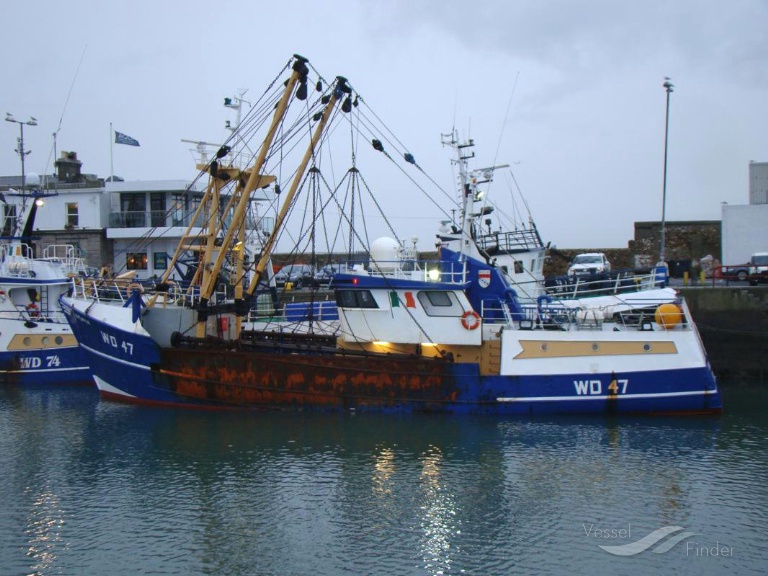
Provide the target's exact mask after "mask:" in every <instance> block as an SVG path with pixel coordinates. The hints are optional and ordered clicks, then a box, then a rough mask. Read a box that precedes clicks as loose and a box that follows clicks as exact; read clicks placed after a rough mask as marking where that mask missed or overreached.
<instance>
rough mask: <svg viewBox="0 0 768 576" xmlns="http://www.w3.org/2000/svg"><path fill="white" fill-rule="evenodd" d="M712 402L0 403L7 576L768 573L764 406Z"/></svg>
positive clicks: (63, 393)
mask: <svg viewBox="0 0 768 576" xmlns="http://www.w3.org/2000/svg"><path fill="white" fill-rule="evenodd" d="M724 402H725V405H726V412H725V413H724V414H723V415H722V416H719V417H705V418H694V417H686V418H666V417H663V418H662V417H645V418H620V419H611V418H584V417H580V418H549V419H528V418H485V417H484V418H469V417H466V418H464V417H455V416H435V415H430V416H426V415H412V416H407V417H405V416H404V417H397V416H377V415H370V414H343V415H329V414H300V413H265V412H248V413H237V412H234V413H233V412H227V413H222V412H200V411H178V410H165V409H153V408H141V407H132V406H123V405H118V404H111V403H108V402H103V401H99V399H98V397H97V393H96V391H95V389H91V388H63V389H56V388H39V389H19V388H15V387H11V386H6V387H0V474H2V476H0V478H2V482H0V572H1V573H2V574H10V575H14V574H19V575H21V574H41V575H53V574H56V575H68V574H106V573H109V574H113V575H114V574H136V573H145V574H185V575H186V574H230V575H235V574H248V575H250V574H254V575H304V574H312V575H315V576H317V575H336V574H374V575H378V574H381V575H391V574H408V575H410V574H413V575H431V574H483V575H493V574H499V575H506V574H534V573H536V574H559V573H573V574H580V573H585V574H586V573H588V574H596V575H600V574H606V575H611V576H613V575H615V574H648V573H664V574H695V575H696V576H701V575H704V574H750V573H752V574H760V573H765V570H766V567H768V546H766V534H768V415H766V406H768V388H766V387H764V386H756V385H749V384H731V385H727V386H725V387H724ZM661 529H665V530H661ZM687 534H690V535H687ZM646 537H648V538H646ZM633 545H634V546H633ZM601 546H604V547H606V548H607V549H608V550H606V549H603V548H601ZM620 547H623V548H620ZM611 552H613V553H611ZM616 552H623V553H624V555H618V554H616Z"/></svg>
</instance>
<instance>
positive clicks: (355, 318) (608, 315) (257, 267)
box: [61, 56, 722, 414]
mask: <svg viewBox="0 0 768 576" xmlns="http://www.w3.org/2000/svg"><path fill="white" fill-rule="evenodd" d="M284 76H288V78H287V79H286V80H285V81H282V79H283V78H284ZM278 78H279V79H278V80H275V81H274V82H273V83H272V84H271V85H270V87H269V88H268V90H267V91H266V92H265V93H264V96H263V97H262V100H261V101H260V102H259V103H258V104H256V105H254V107H253V109H252V110H253V114H254V116H253V117H252V119H251V121H246V122H243V129H242V130H238V132H236V133H235V134H233V137H232V139H231V140H230V141H228V142H227V143H226V144H225V145H224V146H222V148H221V149H220V150H219V152H218V153H217V154H216V158H215V159H214V160H212V161H211V162H210V163H208V164H206V165H204V166H201V168H202V170H203V171H204V172H206V173H207V175H208V177H209V185H208V189H207V191H206V194H205V197H204V199H203V201H202V202H201V204H200V208H199V210H198V214H197V215H196V218H195V219H194V220H195V224H194V225H195V226H196V227H197V228H199V229H201V230H203V232H202V233H201V234H197V233H194V234H193V225H190V228H189V229H188V230H187V234H186V235H185V236H184V238H183V239H182V241H181V243H180V245H179V248H178V249H177V252H176V254H175V255H174V258H173V260H174V261H176V260H178V259H181V258H183V257H185V255H187V256H188V255H189V254H190V253H193V254H196V255H197V256H198V257H199V259H200V262H201V265H200V266H199V267H198V268H197V271H196V273H195V276H194V278H193V279H192V282H191V283H190V285H189V286H188V287H184V288H183V289H180V288H178V287H175V286H172V285H170V284H169V283H168V278H163V279H161V282H160V283H159V284H158V287H157V291H156V292H155V293H153V294H141V293H140V292H139V291H138V290H135V291H132V293H131V296H130V298H128V299H127V300H126V301H125V302H124V303H122V304H119V305H116V304H115V303H114V302H110V301H108V300H106V299H103V298H101V297H100V294H99V293H98V290H94V289H91V290H86V289H83V285H82V284H81V285H75V286H73V294H72V295H71V296H64V297H62V298H61V301H62V308H63V310H64V312H65V314H66V316H67V318H68V319H69V321H70V323H71V325H72V328H73V330H74V332H75V334H76V336H77V338H78V340H79V341H80V344H81V347H82V348H83V350H85V352H86V354H87V355H88V358H89V363H90V366H91V369H92V371H93V375H94V379H95V381H96V383H97V385H98V387H99V389H100V391H101V394H102V396H103V397H104V398H108V399H114V400H120V401H125V402H137V403H153V404H161V405H184V406H197V407H254V408H267V409H318V410H357V411H367V410H369V411H382V412H449V413H461V414H538V413H590V414H596V413H597V414H599V413H609V414H624V413H713V412H718V411H720V410H721V408H722V403H721V397H720V392H719V389H718V386H717V383H716V380H715V377H714V375H713V373H712V370H711V368H710V365H709V362H708V360H707V355H706V352H705V350H704V348H703V346H702V343H701V340H700V338H699V334H698V332H697V329H696V326H695V324H694V322H693V319H692V318H691V315H690V311H689V310H688V308H687V306H686V304H685V302H684V301H683V299H682V298H680V296H679V295H678V294H677V293H675V291H673V290H671V289H669V288H664V287H663V286H661V285H660V283H659V282H658V281H657V279H655V278H654V277H653V275H651V277H650V279H649V280H648V284H647V285H644V284H643V283H644V282H646V281H645V280H643V279H633V280H632V281H631V282H625V281H621V280H620V281H619V282H618V283H617V286H616V289H611V288H610V287H603V288H602V290H601V291H600V292H599V293H598V294H599V295H595V296H592V297H588V298H580V297H574V294H573V293H570V294H568V295H566V296H565V297H562V298H561V297H558V296H557V294H551V293H549V292H547V290H546V289H545V287H544V282H543V277H542V276H541V270H542V265H543V258H544V253H545V250H546V247H545V246H544V244H543V243H542V242H541V238H540V237H539V235H538V232H537V231H536V230H535V226H533V225H532V223H531V225H530V226H528V227H526V228H525V229H520V230H512V231H508V232H504V233H502V232H500V231H499V232H497V231H495V230H494V229H493V228H492V225H491V222H490V217H491V212H492V211H491V210H489V209H488V206H487V205H485V204H484V203H483V199H482V194H481V193H480V192H481V189H480V187H481V186H482V184H483V183H484V182H488V181H490V180H492V175H493V173H494V172H495V171H496V169H497V168H496V167H493V168H485V169H479V170H471V169H470V168H469V164H470V162H471V161H472V157H473V155H472V154H468V153H467V149H468V144H469V143H467V144H461V143H459V142H458V140H457V139H456V138H454V137H451V138H450V142H449V143H450V144H451V145H452V147H453V148H454V150H456V159H455V160H454V162H455V165H456V166H457V167H458V175H457V179H458V182H459V198H458V202H457V203H456V204H455V207H454V208H452V209H451V210H452V211H451V214H452V215H453V217H449V218H448V219H447V220H444V221H443V227H442V228H441V230H440V232H439V234H438V235H437V245H438V246H437V247H438V251H437V256H436V257H434V258H432V259H428V260H423V259H420V258H419V257H418V253H417V251H416V250H415V242H413V246H411V245H409V244H408V242H406V241H404V240H401V239H399V238H398V237H397V235H396V233H395V231H394V230H393V229H392V227H391V226H390V230H391V232H392V234H391V236H387V235H382V236H379V237H378V238H376V240H374V241H373V242H371V243H370V244H368V243H366V242H365V240H366V238H367V237H368V235H369V234H367V228H366V226H371V225H372V222H373V217H372V215H371V212H369V211H368V210H371V209H372V207H374V208H375V207H380V206H381V204H382V203H383V201H384V200H385V198H384V197H383V196H377V195H376V194H374V193H373V192H372V191H371V190H370V188H369V185H368V179H366V178H365V177H363V171H362V169H361V167H360V166H361V159H362V157H363V156H364V152H367V151H371V150H372V151H373V153H374V154H373V155H374V156H376V155H378V158H379V159H384V160H385V162H386V163H387V165H389V164H388V163H390V162H393V163H394V162H395V160H399V159H402V164H403V165H404V166H405V167H406V168H407V167H408V166H411V167H414V168H415V169H416V170H417V171H420V170H421V168H420V167H419V165H418V164H417V163H416V161H415V158H414V157H413V155H412V154H411V153H410V152H408V151H407V150H400V151H398V153H397V154H395V153H394V152H390V148H391V149H393V150H395V149H397V147H398V146H400V144H399V140H397V139H396V138H394V137H393V136H392V135H391V132H389V131H387V130H386V127H384V131H383V132H378V131H377V130H378V128H379V127H380V123H379V122H378V120H379V119H378V116H377V115H375V114H374V113H373V112H370V111H369V109H368V107H367V102H366V101H365V100H364V99H363V98H362V97H361V96H360V95H359V94H358V93H357V91H356V90H355V89H354V88H353V87H352V85H351V84H350V82H349V81H348V80H347V79H345V78H343V77H340V76H339V77H336V78H335V79H334V80H333V81H331V82H328V81H326V80H325V79H324V78H323V77H322V76H321V75H320V74H319V73H317V72H316V71H315V70H314V68H313V67H312V66H311V65H310V63H309V62H308V61H307V60H306V59H305V58H303V57H300V56H295V57H294V58H293V59H291V61H290V62H289V63H288V64H287V65H286V67H285V69H284V73H281V74H280V75H278ZM256 133H259V134H260V135H261V144H260V145H259V146H258V147H256V146H253V145H252V144H251V145H248V144H247V143H246V137H247V136H252V135H254V134H256ZM382 134H383V135H382ZM333 136H340V137H341V140H342V141H344V142H346V144H347V145H349V144H351V155H350V160H348V162H349V163H348V164H347V165H346V167H345V169H344V170H342V171H339V170H338V168H336V169H335V170H334V169H333V167H332V166H333V165H332V162H333V161H334V160H338V158H340V155H339V153H338V151H337V150H336V149H335V148H334V152H333V153H331V152H330V148H329V146H330V145H331V143H332V140H333V138H332V137H333ZM300 141H301V142H304V144H305V146H304V148H302V149H301V152H298V153H297V150H299V148H298V143H299V142H300ZM366 141H367V142H370V144H371V146H370V148H368V147H366V146H363V143H365V142H366ZM235 148H239V149H241V150H243V151H253V152H251V156H250V158H249V162H248V163H247V165H245V164H243V165H242V166H240V165H238V163H237V162H236V161H235V159H236V158H239V157H240V156H239V155H238V154H235V153H234V152H233V150H234V149H235ZM289 160H290V161H292V162H291V163H290V164H289ZM329 162H330V163H331V164H330V166H331V167H330V168H329V167H328V165H327V163H329ZM398 166H399V164H398ZM339 174H343V176H340V177H339V179H338V181H336V180H335V179H334V175H339ZM409 178H410V177H409ZM412 181H413V180H412ZM387 184H389V181H387ZM416 188H417V189H418V190H422V189H421V188H420V187H418V186H416ZM263 189H270V190H272V191H273V192H274V201H275V203H276V204H279V208H277V209H276V219H275V226H274V229H273V231H272V232H271V234H270V235H269V237H268V238H267V239H266V240H265V242H264V243H263V246H262V248H261V250H260V254H259V255H258V258H255V259H254V260H253V261H250V260H249V259H247V258H245V257H244V256H243V250H242V249H241V247H242V246H243V243H244V242H245V240H246V238H245V235H246V226H245V223H246V220H247V218H246V217H245V214H246V211H247V207H248V205H249V202H250V201H251V200H250V198H251V194H252V193H254V191H259V190H263ZM395 190H397V188H396V187H393V186H391V185H390V186H389V189H388V192H387V194H395V193H396V192H395ZM412 193H413V192H411V191H408V192H404V193H403V194H404V196H406V197H407V196H408V195H409V194H412ZM366 201H367V203H366ZM436 205H438V206H440V204H436ZM364 206H365V207H364ZM443 213H446V211H445V210H443ZM329 215H330V216H332V218H331V220H334V219H335V221H336V225H337V226H338V225H344V226H345V227H346V230H347V231H346V236H344V238H345V242H346V249H345V253H346V255H347V257H348V258H347V261H346V262H344V263H343V265H342V266H340V267H339V271H338V272H337V273H336V274H335V275H334V277H333V281H332V283H331V289H332V291H333V292H332V293H333V298H334V301H335V310H336V313H337V314H338V320H334V321H333V322H331V323H329V324H328V325H327V326H325V327H324V328H323V329H320V328H318V329H315V327H316V323H315V322H314V320H315V319H314V317H313V316H314V310H315V308H314V307H313V303H312V302H310V305H309V306H308V307H307V309H306V317H305V318H303V319H302V320H303V321H302V322H299V323H298V324H301V329H296V330H288V329H287V326H286V325H285V324H279V325H275V326H274V327H272V328H270V325H264V326H260V327H257V326H256V325H255V323H254V322H249V321H248V319H249V315H250V313H251V310H252V309H253V308H254V307H255V306H257V305H258V301H259V298H263V297H264V295H265V294H270V290H269V285H270V281H271V275H270V271H269V270H270V267H271V257H272V256H273V253H274V251H275V248H276V246H277V245H278V242H279V241H280V240H281V239H282V241H283V242H285V241H286V238H289V239H290V240H291V242H292V243H293V244H294V245H295V246H296V247H298V246H303V247H304V248H308V249H309V250H310V252H314V251H315V249H316V246H317V243H318V242H319V239H320V238H321V237H323V234H325V236H326V237H327V236H334V234H333V233H330V234H328V229H327V228H325V226H327V223H321V222H325V220H324V219H323V216H329ZM291 217H293V219H298V220H299V221H302V222H304V223H305V224H308V226H306V227H303V228H300V229H293V231H292V232H290V233H289V234H288V236H285V235H284V232H285V231H286V230H290V225H291V222H292V220H291ZM384 221H385V222H387V223H389V220H384ZM170 268H173V263H172V264H171V265H170V266H169V269H170ZM225 272H226V273H225ZM223 278H226V279H227V282H223V281H222V279H223ZM524 279H525V281H524ZM619 288H621V289H619ZM260 294H261V295H260ZM274 305H275V306H276V307H277V306H279V303H278V302H274Z"/></svg>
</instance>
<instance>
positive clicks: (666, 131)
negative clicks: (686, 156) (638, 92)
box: [659, 78, 674, 264]
mask: <svg viewBox="0 0 768 576" xmlns="http://www.w3.org/2000/svg"><path fill="white" fill-rule="evenodd" d="M663 86H664V88H666V90H667V117H666V121H665V123H664V183H663V188H662V189H663V191H662V196H661V247H660V249H659V264H663V263H664V262H665V261H666V256H667V254H666V236H667V142H668V140H669V94H670V93H671V92H673V90H672V88H673V86H674V85H673V84H672V83H671V82H670V81H669V78H665V82H664V84H663Z"/></svg>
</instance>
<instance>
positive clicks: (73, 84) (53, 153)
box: [43, 44, 88, 182]
mask: <svg viewBox="0 0 768 576" xmlns="http://www.w3.org/2000/svg"><path fill="white" fill-rule="evenodd" d="M87 49H88V44H86V45H85V46H84V47H83V53H82V54H81V55H80V62H78V63H77V69H76V70H75V75H74V77H73V78H72V84H70V86H69V92H67V99H66V100H65V101H64V108H63V109H62V111H61V117H60V118H59V125H58V127H57V128H56V131H55V132H54V133H53V146H52V148H51V153H50V154H48V160H47V161H46V163H45V165H46V166H48V165H49V164H50V163H51V156H53V162H56V154H57V150H56V139H57V137H58V135H59V132H61V125H62V123H63V122H64V114H65V113H66V111H67V106H68V105H69V98H70V97H71V96H72V90H74V88H75V81H76V80H77V75H78V74H79V73H80V66H82V64H83V59H84V58H85V51H86V50H87ZM43 174H45V168H43ZM54 182H57V180H56V179H55V178H54Z"/></svg>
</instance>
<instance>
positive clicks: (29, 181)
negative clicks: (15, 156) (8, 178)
mask: <svg viewBox="0 0 768 576" xmlns="http://www.w3.org/2000/svg"><path fill="white" fill-rule="evenodd" d="M25 180H26V182H25V185H26V186H37V187H39V186H40V176H38V175H37V174H35V173H34V172H30V173H29V174H27V177H26V179H25Z"/></svg>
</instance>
